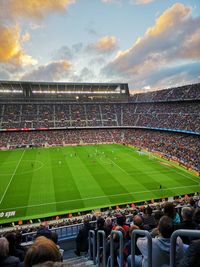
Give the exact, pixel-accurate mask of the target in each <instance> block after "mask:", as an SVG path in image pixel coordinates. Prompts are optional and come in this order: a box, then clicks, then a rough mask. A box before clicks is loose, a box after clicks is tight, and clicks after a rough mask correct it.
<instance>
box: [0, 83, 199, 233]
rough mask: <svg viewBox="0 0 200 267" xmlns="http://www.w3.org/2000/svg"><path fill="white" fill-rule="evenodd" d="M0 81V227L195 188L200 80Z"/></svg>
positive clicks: (180, 193) (189, 191)
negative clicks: (153, 84)
mask: <svg viewBox="0 0 200 267" xmlns="http://www.w3.org/2000/svg"><path fill="white" fill-rule="evenodd" d="M0 85H1V89H0V96H1V103H0V109H1V111H0V112H1V133H0V134H1V138H0V147H1V151H0V155H1V157H0V158H1V160H0V163H1V172H0V178H1V179H0V182H1V186H0V188H1V200H0V212H1V219H0V220H1V224H3V223H6V224H5V226H8V225H9V224H8V223H11V222H12V225H15V224H20V225H21V224H23V221H24V223H26V222H30V221H31V223H33V222H37V220H36V219H39V221H40V220H44V221H46V220H55V219H56V220H58V221H59V219H60V218H67V217H68V215H69V216H70V217H73V216H77V214H80V212H83V214H84V212H85V213H88V212H90V213H91V212H92V210H97V209H98V210H101V209H102V208H103V209H102V210H106V209H109V208H111V209H115V207H116V209H119V208H120V206H121V207H125V206H126V205H127V206H131V207H135V205H137V203H139V204H138V205H141V203H144V202H145V203H154V201H159V200H160V199H167V198H168V197H174V199H176V197H177V198H180V196H182V197H184V196H185V195H187V194H192V195H194V193H196V192H199V188H200V178H199V174H200V165H199V153H200V151H199V149H200V140H199V134H200V124H199V119H200V118H199V116H200V113H199V110H200V101H199V100H200V84H193V85H188V86H184V87H180V88H171V89H166V90H161V91H155V92H151V93H140V94H135V95H131V94H130V93H129V88H128V84H111V83H108V84H106V83H103V84H102V83H98V84H95V83H94V84H93V83H90V84H85V83H82V84H81V83H78V84H76V83H39V82H10V81H6V82H3V81H2V82H1V84H0ZM59 216H60V217H59ZM43 218H44V219H43ZM59 222H60V221H59ZM58 229H59V228H58Z"/></svg>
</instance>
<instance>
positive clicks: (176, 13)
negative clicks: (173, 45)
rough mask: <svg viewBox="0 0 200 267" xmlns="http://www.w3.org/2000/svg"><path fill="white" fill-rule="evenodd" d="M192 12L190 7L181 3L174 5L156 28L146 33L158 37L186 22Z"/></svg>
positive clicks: (163, 15)
mask: <svg viewBox="0 0 200 267" xmlns="http://www.w3.org/2000/svg"><path fill="white" fill-rule="evenodd" d="M190 12H191V8H190V7H187V6H184V5H183V4H180V3H177V4H174V5H173V6H172V7H171V8H169V9H167V10H166V11H165V12H164V13H163V14H162V15H161V16H160V17H159V18H158V19H157V20H156V24H155V26H154V27H151V28H149V29H148V30H147V31H146V35H151V36H156V35H160V34H162V33H163V32H165V31H166V30H167V29H169V28H170V29H172V28H173V27H174V26H176V25H177V24H179V23H181V22H182V21H184V20H185V19H186V17H187V16H188V15H189V14H190Z"/></svg>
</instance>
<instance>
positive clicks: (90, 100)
mask: <svg viewBox="0 0 200 267" xmlns="http://www.w3.org/2000/svg"><path fill="white" fill-rule="evenodd" d="M147 102H148V103H147ZM199 121H200V84H194V85H188V86H183V87H179V88H172V89H166V90H161V91H155V92H150V93H141V94H135V95H133V96H131V95H130V94H129V89H128V84H72V83H65V84H57V83H30V82H0V130H3V129H16V128H17V129H19V128H31V129H37V128H61V127H64V128H67V127H88V128H89V127H102V128H103V127H110V126H111V127H138V128H141V127H144V128H159V129H161V128H164V129H169V130H182V131H188V132H189V131H192V132H200V124H199Z"/></svg>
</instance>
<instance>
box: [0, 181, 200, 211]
mask: <svg viewBox="0 0 200 267" xmlns="http://www.w3.org/2000/svg"><path fill="white" fill-rule="evenodd" d="M193 186H196V185H188V186H178V187H170V188H166V189H154V190H146V191H136V192H129V193H128V192H127V193H120V194H113V195H103V196H97V197H88V198H77V199H72V200H64V201H58V202H48V203H42V204H37V205H29V206H20V207H13V208H8V209H6V211H7V210H16V209H23V208H33V207H40V206H46V205H55V204H62V203H69V202H76V201H80V200H83V201H85V200H93V199H100V198H108V197H117V196H123V195H124V196H125V195H131V194H133V195H134V194H142V193H150V192H158V191H165V190H171V189H172V190H174V189H179V188H188V187H193ZM199 186H200V185H199ZM0 211H3V210H2V209H1V210H0Z"/></svg>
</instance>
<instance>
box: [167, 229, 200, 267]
mask: <svg viewBox="0 0 200 267" xmlns="http://www.w3.org/2000/svg"><path fill="white" fill-rule="evenodd" d="M179 236H187V237H195V238H200V231H199V230H176V231H175V232H173V234H172V236H171V246H170V267H176V241H177V237H179Z"/></svg>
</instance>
